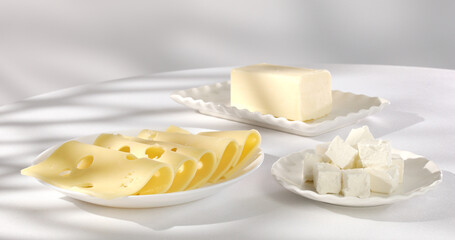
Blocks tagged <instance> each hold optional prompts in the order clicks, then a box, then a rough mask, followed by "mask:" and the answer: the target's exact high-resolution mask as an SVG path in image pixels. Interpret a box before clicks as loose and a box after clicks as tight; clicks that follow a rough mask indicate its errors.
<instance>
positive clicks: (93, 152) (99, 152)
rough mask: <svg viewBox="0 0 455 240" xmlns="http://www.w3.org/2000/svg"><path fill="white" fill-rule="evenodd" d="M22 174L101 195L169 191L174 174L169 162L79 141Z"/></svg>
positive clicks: (66, 187)
mask: <svg viewBox="0 0 455 240" xmlns="http://www.w3.org/2000/svg"><path fill="white" fill-rule="evenodd" d="M21 173H22V174H23V175H27V176H32V177H35V178H38V179H41V180H43V181H45V182H47V183H50V184H52V185H55V186H57V187H60V188H64V189H69V190H72V191H78V192H82V193H85V194H89V195H92V196H95V197H99V198H105V199H112V198H117V197H123V196H128V195H133V194H156V193H164V192H166V191H167V190H168V189H169V188H170V186H171V183H172V179H173V178H174V172H173V170H172V168H171V166H170V165H169V164H167V163H163V162H159V161H155V160H151V159H147V158H136V157H135V156H134V155H133V154H129V153H123V152H119V151H115V150H110V149H105V148H102V147H98V146H94V145H91V144H85V143H80V142H76V141H70V142H66V143H64V144H63V145H61V146H60V147H59V148H58V149H57V150H55V151H54V152H53V153H52V155H51V156H50V157H48V158H47V159H46V160H44V161H43V162H40V163H38V164H36V165H33V166H31V167H28V168H26V169H23V170H22V171H21Z"/></svg>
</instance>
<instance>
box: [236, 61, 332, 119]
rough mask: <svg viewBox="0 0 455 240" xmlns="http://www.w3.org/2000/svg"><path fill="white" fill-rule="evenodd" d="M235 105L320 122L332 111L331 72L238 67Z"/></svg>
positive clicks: (260, 66)
mask: <svg viewBox="0 0 455 240" xmlns="http://www.w3.org/2000/svg"><path fill="white" fill-rule="evenodd" d="M231 105H232V106H235V107H237V108H239V109H248V110H249V111H251V112H260V113H262V114H272V115H274V116H276V117H284V118H287V119H290V120H295V121H306V120H311V119H317V118H320V117H323V116H325V115H327V114H328V113H330V111H331V110H332V89H331V76H330V73H329V71H327V70H313V69H305V68H295V67H286V66H277V65H271V64H256V65H250V66H245V67H240V68H235V69H233V70H232V72H231Z"/></svg>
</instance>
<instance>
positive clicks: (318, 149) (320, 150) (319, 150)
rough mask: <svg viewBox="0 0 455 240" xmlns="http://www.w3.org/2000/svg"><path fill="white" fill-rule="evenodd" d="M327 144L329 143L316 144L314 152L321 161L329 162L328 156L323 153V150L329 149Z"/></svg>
mask: <svg viewBox="0 0 455 240" xmlns="http://www.w3.org/2000/svg"><path fill="white" fill-rule="evenodd" d="M329 144H330V143H321V144H318V145H316V149H315V152H316V154H317V155H319V156H321V157H322V162H326V163H329V162H330V158H329V157H327V156H326V155H325V152H327V149H329Z"/></svg>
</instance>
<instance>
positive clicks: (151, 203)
mask: <svg viewBox="0 0 455 240" xmlns="http://www.w3.org/2000/svg"><path fill="white" fill-rule="evenodd" d="M185 129H187V130H189V131H191V132H193V133H197V132H202V131H213V130H209V129H200V128H185ZM141 130H142V129H137V130H128V131H118V132H111V133H119V134H123V135H129V136H136V135H137V134H138V133H139V132H140V131H141ZM97 136H98V134H93V135H89V136H83V137H79V138H75V139H71V140H76V141H80V142H83V143H90V144H91V143H93V142H94V141H95V139H96V137H97ZM60 145H61V144H59V145H55V146H53V147H50V148H48V149H47V150H45V151H44V152H42V153H41V154H40V155H39V156H38V157H37V158H36V159H35V160H34V161H33V164H38V163H40V162H42V161H44V160H45V159H46V158H48V157H49V156H50V155H51V154H52V153H53V152H54V151H55V150H56V149H57V148H58V147H59V146H60ZM263 160H264V153H263V152H262V151H260V152H259V153H258V154H257V155H256V159H255V160H254V161H253V162H252V163H251V164H250V165H248V166H246V167H245V168H243V169H239V170H238V171H237V172H236V173H234V174H233V177H232V178H231V179H227V180H224V181H221V182H218V183H216V184H210V183H207V184H206V185H204V186H202V187H200V188H197V189H193V190H188V191H182V192H174V193H164V194H151V195H135V196H126V197H121V198H115V199H102V198H97V197H93V196H90V195H87V194H84V193H80V192H75V191H70V190H67V189H63V188H59V187H56V186H54V185H51V184H49V183H46V182H44V181H41V180H38V181H39V182H40V183H41V184H43V185H44V186H46V187H49V188H52V189H54V190H56V191H58V192H60V193H63V194H65V195H66V196H68V197H71V198H74V199H78V200H81V201H84V202H89V203H93V204H97V205H102V206H107V207H119V208H150V207H164V206H171V205H177V204H182V203H187V202H192V201H195V200H199V199H202V198H205V197H208V196H211V195H213V194H216V193H218V192H219V191H221V190H223V189H225V188H226V187H228V186H230V185H232V184H234V183H236V182H238V181H240V180H242V179H243V178H245V177H246V176H248V175H250V174H251V173H253V172H254V171H255V170H256V169H258V168H259V166H261V164H262V162H263Z"/></svg>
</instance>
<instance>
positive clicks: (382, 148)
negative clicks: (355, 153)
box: [357, 140, 392, 167]
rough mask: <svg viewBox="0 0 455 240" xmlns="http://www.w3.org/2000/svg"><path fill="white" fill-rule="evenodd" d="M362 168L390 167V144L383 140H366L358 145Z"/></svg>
mask: <svg viewBox="0 0 455 240" xmlns="http://www.w3.org/2000/svg"><path fill="white" fill-rule="evenodd" d="M357 147H358V149H359V157H360V162H361V165H362V167H375V166H390V164H392V154H391V147H390V143H389V142H387V141H383V140H366V141H361V142H359V143H358V144H357Z"/></svg>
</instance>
